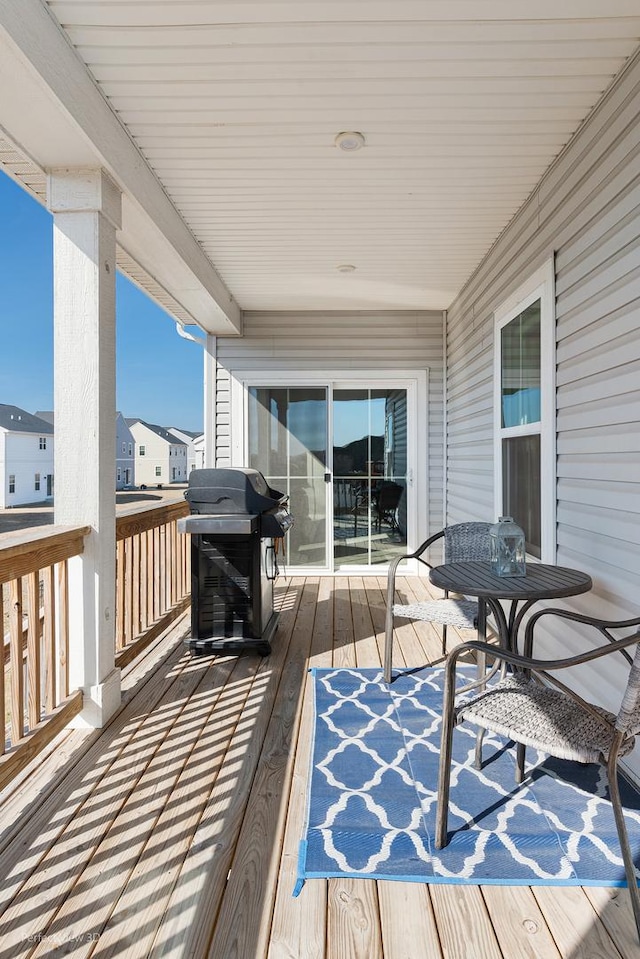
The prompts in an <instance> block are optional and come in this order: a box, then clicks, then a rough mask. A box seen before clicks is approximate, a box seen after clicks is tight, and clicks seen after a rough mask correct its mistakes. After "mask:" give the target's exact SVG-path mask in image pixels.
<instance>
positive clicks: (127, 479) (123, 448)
mask: <svg viewBox="0 0 640 959" xmlns="http://www.w3.org/2000/svg"><path fill="white" fill-rule="evenodd" d="M135 467H136V441H135V439H134V438H133V434H132V432H131V430H130V429H129V427H128V426H127V421H126V420H125V418H124V416H123V415H122V413H116V489H124V488H125V487H127V486H134V485H135V482H136V469H135Z"/></svg>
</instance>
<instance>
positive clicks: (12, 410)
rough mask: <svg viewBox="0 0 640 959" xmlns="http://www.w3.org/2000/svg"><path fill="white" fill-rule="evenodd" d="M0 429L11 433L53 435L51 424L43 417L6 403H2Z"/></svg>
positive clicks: (0, 406) (0, 407)
mask: <svg viewBox="0 0 640 959" xmlns="http://www.w3.org/2000/svg"><path fill="white" fill-rule="evenodd" d="M0 429H4V430H8V431H9V432H11V433H41V434H43V435H45V436H50V435H51V434H52V433H53V426H52V425H51V423H47V421H46V420H44V419H42V417H40V416H38V415H36V414H34V413H27V411H26V410H23V409H20V407H19V406H10V405H7V404H5V403H0Z"/></svg>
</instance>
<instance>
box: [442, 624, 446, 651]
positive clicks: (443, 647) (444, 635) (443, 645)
mask: <svg viewBox="0 0 640 959" xmlns="http://www.w3.org/2000/svg"><path fill="white" fill-rule="evenodd" d="M442 655H443V656H446V655H447V624H446V623H445V624H444V625H443V627H442Z"/></svg>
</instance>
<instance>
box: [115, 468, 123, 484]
mask: <svg viewBox="0 0 640 959" xmlns="http://www.w3.org/2000/svg"><path fill="white" fill-rule="evenodd" d="M121 477H122V473H121V471H120V467H118V468H117V470H116V482H117V483H119V482H120V479H121Z"/></svg>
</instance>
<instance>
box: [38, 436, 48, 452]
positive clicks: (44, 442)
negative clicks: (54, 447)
mask: <svg viewBox="0 0 640 959" xmlns="http://www.w3.org/2000/svg"><path fill="white" fill-rule="evenodd" d="M38 446H39V448H40V449H41V450H46V448H47V437H46V436H40V437H39V441H38Z"/></svg>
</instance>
